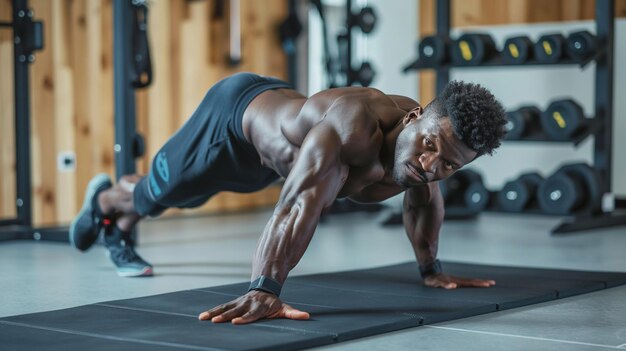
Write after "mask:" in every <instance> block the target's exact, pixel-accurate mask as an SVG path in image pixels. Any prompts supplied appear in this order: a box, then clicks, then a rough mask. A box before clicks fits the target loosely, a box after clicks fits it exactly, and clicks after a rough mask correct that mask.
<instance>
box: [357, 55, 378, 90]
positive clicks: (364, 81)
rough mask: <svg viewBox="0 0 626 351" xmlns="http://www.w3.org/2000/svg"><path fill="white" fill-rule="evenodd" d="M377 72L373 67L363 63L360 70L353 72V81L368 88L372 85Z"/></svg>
mask: <svg viewBox="0 0 626 351" xmlns="http://www.w3.org/2000/svg"><path fill="white" fill-rule="evenodd" d="M375 76H376V71H375V70H374V67H372V65H371V64H370V63H369V62H367V61H365V62H363V63H361V67H359V69H357V70H354V71H352V81H353V82H356V83H359V84H361V86H364V87H367V86H369V85H370V84H372V81H373V80H374V77H375Z"/></svg>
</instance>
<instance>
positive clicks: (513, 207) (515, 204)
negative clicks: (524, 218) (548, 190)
mask: <svg viewBox="0 0 626 351" xmlns="http://www.w3.org/2000/svg"><path fill="white" fill-rule="evenodd" d="M543 180H544V179H543V177H542V176H541V175H540V174H539V173H535V172H532V173H525V174H522V175H521V176H519V177H518V178H517V179H515V180H511V181H509V182H507V183H506V184H504V187H502V189H501V190H500V191H499V192H498V195H497V199H498V205H500V208H501V209H503V210H505V211H508V212H522V211H523V210H524V209H526V208H528V207H530V206H531V205H532V203H533V200H534V199H535V195H536V193H537V189H538V188H539V186H540V185H541V183H542V182H543Z"/></svg>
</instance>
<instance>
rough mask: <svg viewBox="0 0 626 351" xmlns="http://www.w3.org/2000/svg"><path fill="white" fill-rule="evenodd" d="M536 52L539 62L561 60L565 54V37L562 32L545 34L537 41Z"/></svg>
mask: <svg viewBox="0 0 626 351" xmlns="http://www.w3.org/2000/svg"><path fill="white" fill-rule="evenodd" d="M534 53H535V57H536V58H537V61H538V62H541V63H557V62H559V61H560V60H561V58H562V57H563V56H564V54H565V37H564V36H563V34H560V33H557V34H547V35H543V36H542V37H541V38H539V40H537V42H536V43H535V50H534Z"/></svg>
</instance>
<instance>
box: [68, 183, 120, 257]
mask: <svg viewBox="0 0 626 351" xmlns="http://www.w3.org/2000/svg"><path fill="white" fill-rule="evenodd" d="M105 182H108V183H109V184H111V178H110V177H109V175H108V174H105V173H100V174H98V175H96V176H95V177H93V178H92V179H91V180H90V181H89V184H88V185H87V192H86V193H85V199H84V200H83V207H82V208H81V209H80V212H79V213H78V215H77V216H76V217H74V220H73V221H72V224H70V230H69V240H70V244H71V245H72V246H74V247H75V248H77V247H76V245H75V240H74V236H75V234H76V226H77V225H78V221H79V220H80V219H81V218H82V217H83V215H85V213H86V212H87V211H91V199H92V198H93V196H94V194H95V192H96V190H98V189H99V188H100V186H102V185H103V184H105ZM77 249H78V248H77ZM79 250H80V249H79ZM85 250H86V249H85ZM81 251H84V250H81Z"/></svg>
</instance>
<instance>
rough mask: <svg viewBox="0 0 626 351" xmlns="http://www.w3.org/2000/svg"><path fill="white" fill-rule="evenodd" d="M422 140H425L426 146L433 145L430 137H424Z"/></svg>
mask: <svg viewBox="0 0 626 351" xmlns="http://www.w3.org/2000/svg"><path fill="white" fill-rule="evenodd" d="M424 140H425V142H426V146H433V142H432V141H430V139H428V138H426V139H424Z"/></svg>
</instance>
